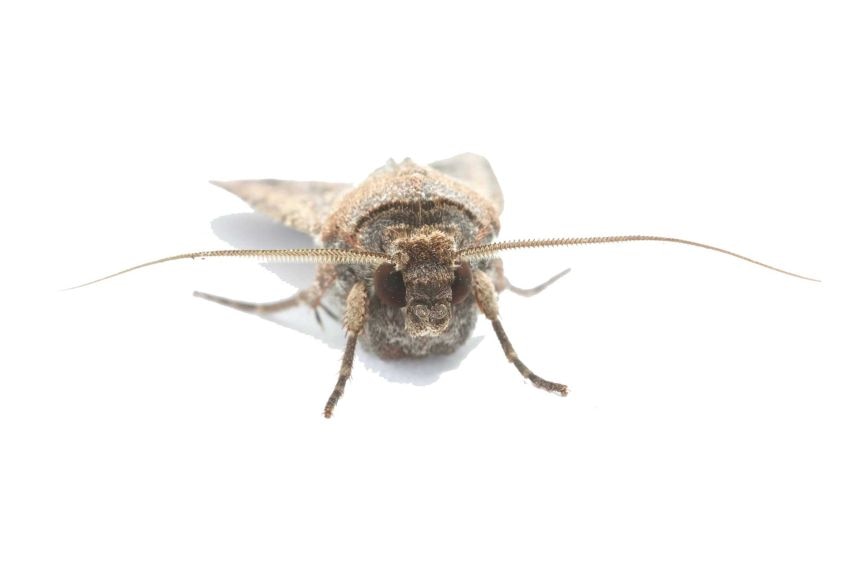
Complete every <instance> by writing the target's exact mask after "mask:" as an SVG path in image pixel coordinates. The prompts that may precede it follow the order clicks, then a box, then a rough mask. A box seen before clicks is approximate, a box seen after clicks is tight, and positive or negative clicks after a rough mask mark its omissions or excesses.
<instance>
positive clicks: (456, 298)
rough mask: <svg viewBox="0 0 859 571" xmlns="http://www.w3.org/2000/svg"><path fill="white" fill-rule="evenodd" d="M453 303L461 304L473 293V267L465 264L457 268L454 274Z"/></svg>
mask: <svg viewBox="0 0 859 571" xmlns="http://www.w3.org/2000/svg"><path fill="white" fill-rule="evenodd" d="M451 288H452V289H453V303H460V302H462V300H464V299H465V298H466V297H468V293H469V292H470V291H471V266H469V265H468V264H466V263H465V262H463V263H461V264H460V265H459V266H457V268H456V272H454V274H453V285H452V286H451Z"/></svg>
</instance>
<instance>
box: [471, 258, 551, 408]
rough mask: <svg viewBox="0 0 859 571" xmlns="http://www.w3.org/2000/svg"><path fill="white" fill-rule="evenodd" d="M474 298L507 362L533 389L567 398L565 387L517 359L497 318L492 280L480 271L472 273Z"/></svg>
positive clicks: (496, 300) (496, 302)
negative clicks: (489, 324) (488, 322)
mask: <svg viewBox="0 0 859 571" xmlns="http://www.w3.org/2000/svg"><path fill="white" fill-rule="evenodd" d="M474 297H475V299H476V300H477V306H478V307H479V308H480V311H481V312H483V314H484V315H485V316H486V317H487V319H489V320H490V321H491V322H492V328H493V329H494V330H495V335H496V336H497V337H498V341H499V343H501V348H502V349H503V350H504V355H506V356H507V360H508V361H510V362H511V363H513V365H514V366H515V367H516V368H517V369H518V370H519V372H520V373H521V374H522V376H523V377H525V378H526V379H528V380H529V381H531V384H533V385H534V386H535V387H538V388H541V389H545V390H547V391H550V392H553V393H558V394H560V395H561V396H567V386H566V385H562V384H559V383H552V382H550V381H547V380H545V379H543V378H542V377H539V376H537V375H535V374H534V373H533V372H532V371H531V369H529V368H528V367H526V366H525V363H523V362H522V360H521V359H519V356H518V355H517V354H516V351H515V350H514V349H513V344H512V343H511V342H510V339H509V338H508V337H507V333H506V332H505V331H504V328H503V327H502V326H501V320H500V319H499V318H498V299H497V297H496V293H495V288H494V287H493V284H492V280H491V279H490V278H489V276H487V275H486V274H485V273H483V272H481V271H479V270H478V271H475V272H474Z"/></svg>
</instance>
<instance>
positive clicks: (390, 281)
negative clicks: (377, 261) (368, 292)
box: [373, 264, 406, 307]
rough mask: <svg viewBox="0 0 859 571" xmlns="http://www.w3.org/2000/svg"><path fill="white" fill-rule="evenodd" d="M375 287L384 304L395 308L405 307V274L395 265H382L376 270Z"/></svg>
mask: <svg viewBox="0 0 859 571" xmlns="http://www.w3.org/2000/svg"><path fill="white" fill-rule="evenodd" d="M373 285H374V286H375V288H376V295H377V296H379V299H380V300H382V303H384V304H386V305H390V306H393V307H405V305H406V284H405V282H403V272H398V271H397V270H396V269H395V268H394V264H382V265H380V266H379V267H378V268H376V274H375V276H374V277H373Z"/></svg>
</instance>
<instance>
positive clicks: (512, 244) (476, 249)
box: [458, 236, 820, 282]
mask: <svg viewBox="0 0 859 571" xmlns="http://www.w3.org/2000/svg"><path fill="white" fill-rule="evenodd" d="M615 242H674V243H677V244H686V245H687V246H695V247H697V248H705V249H707V250H713V251H714V252H719V253H721V254H727V255H729V256H733V257H735V258H739V259H741V260H744V261H746V262H750V263H752V264H755V265H758V266H762V267H764V268H767V269H768V270H773V271H775V272H779V273H782V274H787V275H789V276H793V277H795V278H800V279H803V280H809V281H812V282H819V281H820V280H818V279H815V278H810V277H807V276H802V275H799V274H795V273H793V272H788V271H787V270H782V269H780V268H776V267H775V266H770V265H769V264H765V263H763V262H759V261H757V260H753V259H752V258H748V257H746V256H743V255H741V254H737V253H735V252H731V251H729V250H725V249H722V248H717V247H716V246H710V245H709V244H702V243H700V242H693V241H691V240H683V239H681V238H666V237H664V236H592V237H588V238H549V239H546V240H510V241H506V242H496V243H494V244H485V245H482V246H472V247H470V248H463V249H462V250H460V251H459V252H458V257H459V259H460V260H463V261H468V262H473V261H477V260H484V259H487V258H494V257H496V256H497V255H498V253H499V252H503V251H506V250H519V249H524V248H549V247H553V246H582V245H587V244H610V243H615Z"/></svg>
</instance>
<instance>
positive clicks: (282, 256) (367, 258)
mask: <svg viewBox="0 0 859 571" xmlns="http://www.w3.org/2000/svg"><path fill="white" fill-rule="evenodd" d="M205 258H244V259H256V260H260V261H268V262H315V263H320V264H368V265H378V264H382V263H385V262H390V261H391V260H390V259H389V258H388V256H386V255H384V254H380V253H377V252H364V251H360V250H338V249H336V248H304V249H295V250H210V251H208V252H192V253H189V254H178V255H176V256H168V257H166V258H161V259H160V260H153V261H151V262H146V263H144V264H139V265H137V266H134V267H131V268H128V269H125V270H122V271H119V272H116V273H114V274H110V275H109V276H104V277H103V278H98V279H97V280H92V281H90V282H86V283H83V284H80V285H76V286H73V287H70V288H66V289H65V290H63V291H69V290H73V289H78V288H82V287H84V286H88V285H92V284H95V283H98V282H103V281H104V280H108V279H110V278H114V277H116V276H120V275H122V274H127V273H128V272H132V271H134V270H139V269H140V268H145V267H147V266H154V265H156V264H162V263H164V262H172V261H173V260H195V259H205Z"/></svg>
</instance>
